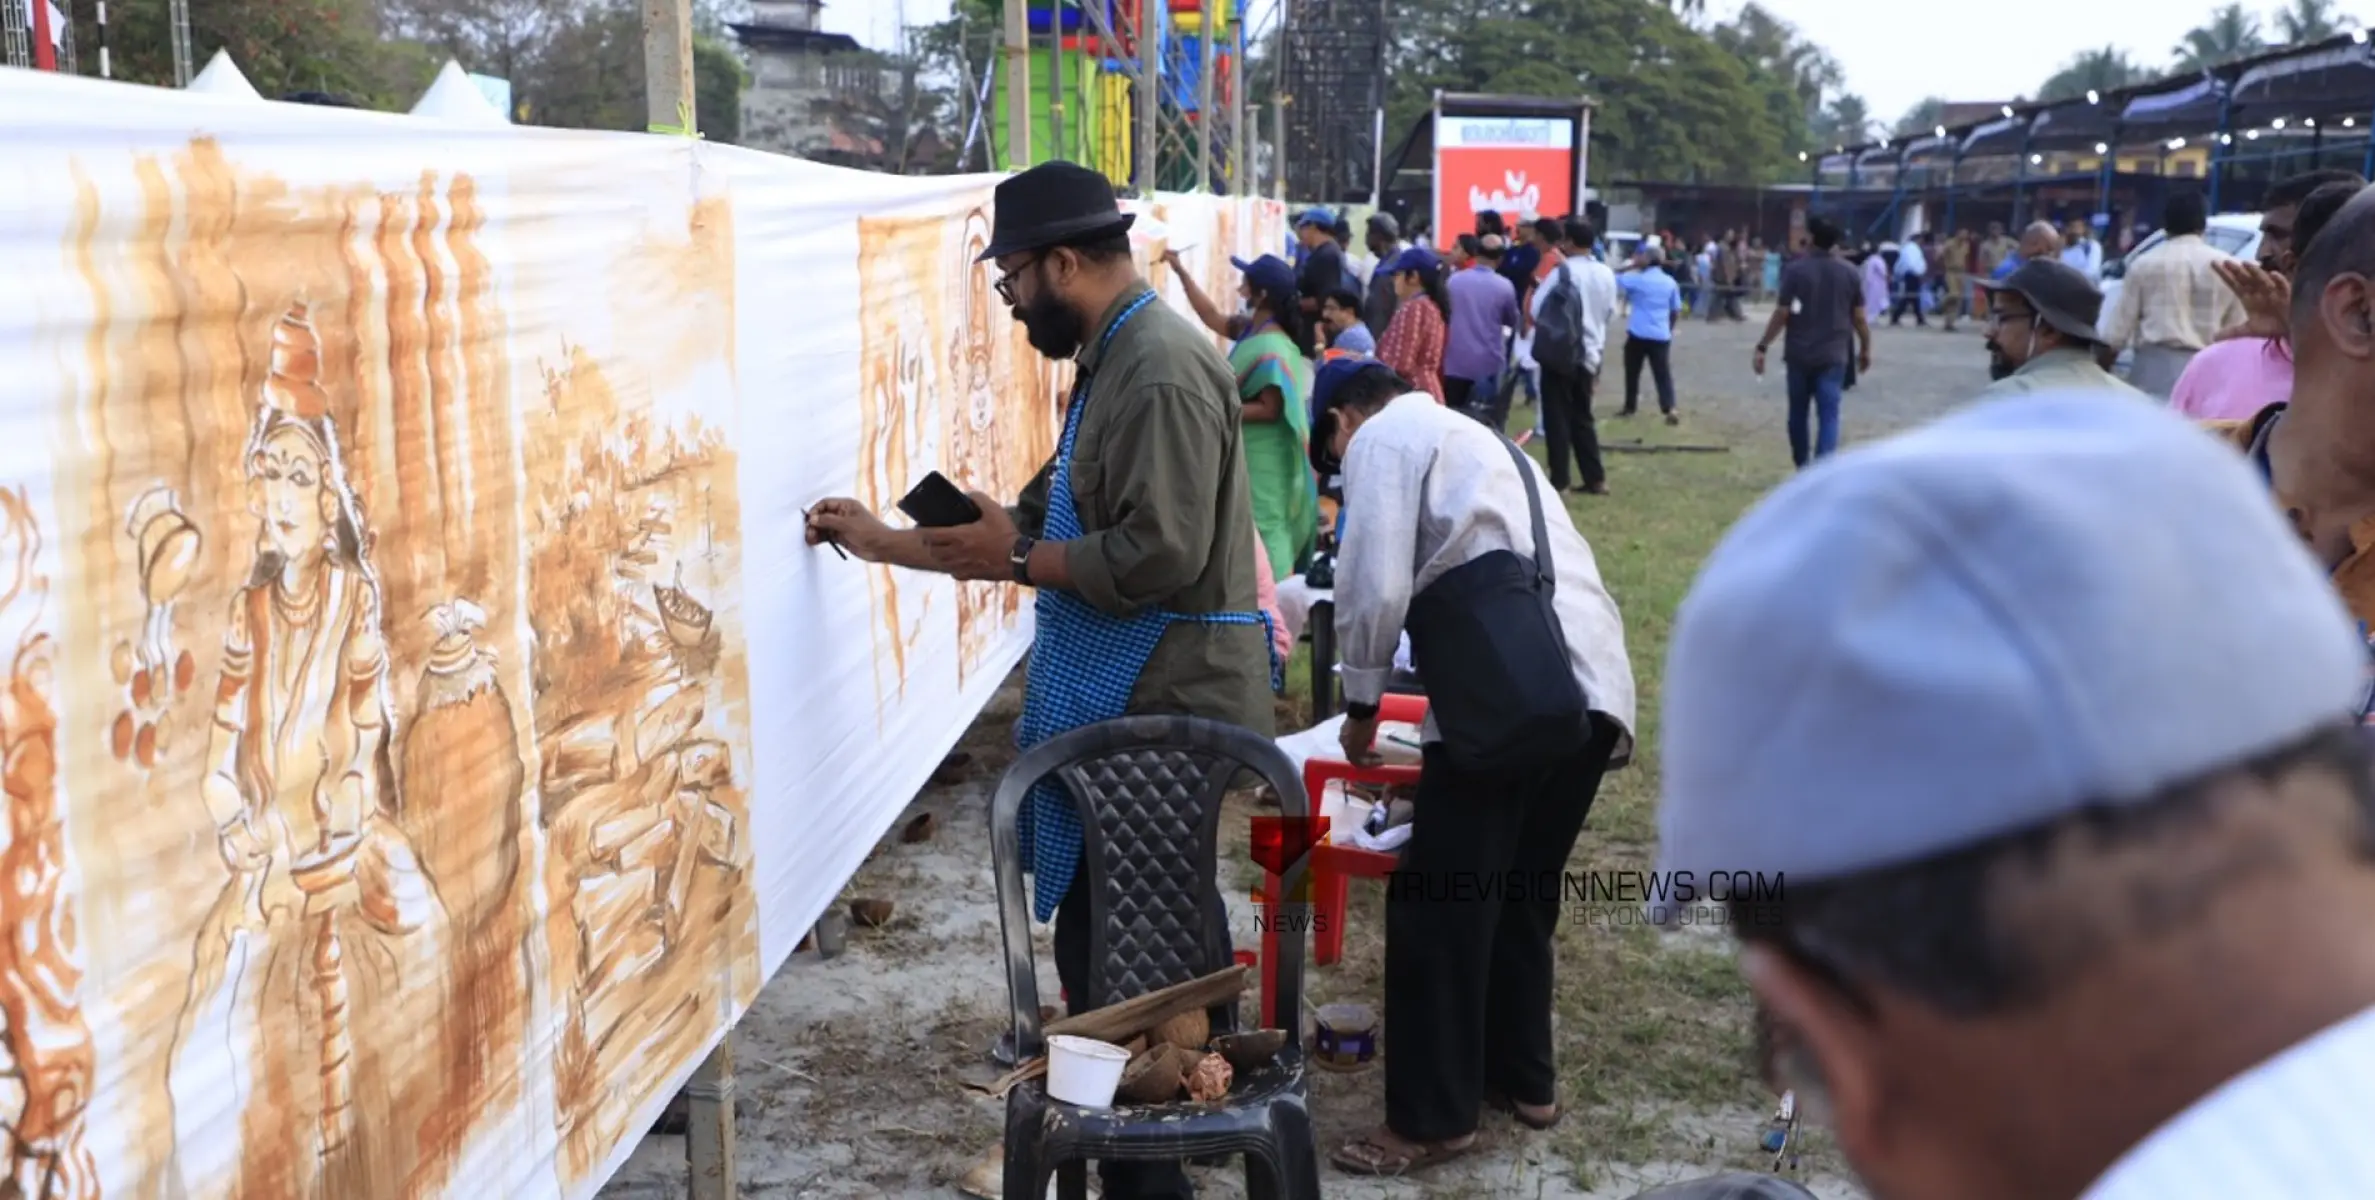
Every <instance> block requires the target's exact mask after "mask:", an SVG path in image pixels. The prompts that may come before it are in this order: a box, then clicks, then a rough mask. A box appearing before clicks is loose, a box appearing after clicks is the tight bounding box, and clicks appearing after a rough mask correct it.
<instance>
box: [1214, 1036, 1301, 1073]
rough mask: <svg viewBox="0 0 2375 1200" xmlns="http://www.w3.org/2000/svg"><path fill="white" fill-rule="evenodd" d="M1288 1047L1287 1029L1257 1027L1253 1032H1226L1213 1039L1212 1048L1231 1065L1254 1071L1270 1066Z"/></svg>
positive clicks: (1242, 1069)
mask: <svg viewBox="0 0 2375 1200" xmlns="http://www.w3.org/2000/svg"><path fill="white" fill-rule="evenodd" d="M1285 1048H1286V1030H1283V1029H1257V1030H1255V1031H1253V1032H1251V1033H1231V1034H1224V1035H1222V1036H1220V1037H1216V1038H1214V1039H1212V1049H1213V1051H1214V1052H1215V1053H1217V1054H1219V1055H1220V1056H1221V1057H1222V1058H1225V1059H1227V1060H1229V1065H1230V1066H1231V1067H1234V1068H1236V1069H1237V1070H1240V1071H1253V1070H1258V1069H1260V1068H1262V1067H1265V1066H1268V1065H1269V1063H1270V1060H1271V1059H1274V1058H1276V1057H1278V1052H1279V1051H1280V1050H1282V1049H1285Z"/></svg>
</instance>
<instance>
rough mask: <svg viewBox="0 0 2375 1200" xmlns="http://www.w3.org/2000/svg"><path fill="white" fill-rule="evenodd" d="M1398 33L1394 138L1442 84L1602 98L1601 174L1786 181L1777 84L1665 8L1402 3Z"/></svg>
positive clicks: (1396, 2) (1491, 0)
mask: <svg viewBox="0 0 2375 1200" xmlns="http://www.w3.org/2000/svg"><path fill="white" fill-rule="evenodd" d="M1387 28H1388V29H1390V30H1393V31H1395V32H1394V35H1393V40H1392V44H1391V45H1390V47H1389V48H1388V52H1387V57H1388V61H1387V72H1386V75H1387V79H1388V81H1389V82H1388V85H1387V86H1388V93H1387V101H1386V114H1387V127H1388V130H1389V134H1388V136H1389V138H1391V137H1398V136H1399V135H1400V133H1401V131H1402V130H1406V129H1408V128H1409V127H1410V123H1411V121H1413V120H1414V119H1415V118H1416V117H1417V116H1418V114H1420V113H1422V112H1424V111H1426V109H1427V107H1428V104H1429V103H1430V100H1431V97H1432V95H1433V93H1434V92H1435V90H1436V89H1442V90H1445V91H1460V92H1481V91H1490V90H1495V89H1496V88H1520V89H1521V90H1523V91H1526V92H1529V93H1532V94H1535V95H1547V96H1577V95H1585V94H1588V95H1590V96H1591V97H1592V99H1593V100H1594V101H1595V102H1596V103H1597V104H1598V105H1599V108H1598V111H1597V112H1595V113H1594V114H1593V118H1592V140H1593V150H1592V157H1593V173H1594V174H1595V175H1597V176H1599V177H1601V178H1610V177H1631V178H1653V179H1675V180H1691V179H1703V180H1708V181H1725V182H1749V181H1752V180H1756V179H1762V178H1771V177H1773V175H1774V173H1775V172H1776V171H1777V170H1778V168H1779V164H1780V162H1781V161H1782V159H1783V157H1784V154H1783V152H1784V149H1785V146H1786V138H1787V136H1788V130H1787V129H1785V128H1783V127H1782V126H1781V125H1779V124H1778V123H1777V122H1776V119H1775V114H1774V112H1773V108H1772V106H1771V104H1770V98H1771V97H1770V94H1769V91H1768V89H1767V88H1766V86H1765V82H1767V81H1760V80H1759V79H1758V78H1756V77H1755V76H1754V75H1753V74H1752V70H1751V66H1750V64H1749V63H1747V62H1745V61H1743V59H1742V58H1741V57H1740V56H1738V55H1736V54H1733V53H1731V52H1729V51H1726V50H1725V49H1724V48H1723V47H1721V46H1719V45H1717V44H1716V42H1715V41H1714V40H1713V39H1712V38H1710V37H1709V36H1708V35H1706V34H1703V33H1701V32H1699V31H1697V30H1694V29H1692V28H1691V27H1690V26H1688V25H1686V24H1684V23H1683V21H1682V19H1681V18H1680V17H1678V16H1676V15H1675V14H1674V13H1673V12H1672V11H1670V10H1668V9H1667V8H1665V7H1664V6H1662V5H1659V4H1654V3H1645V2H1643V0H1479V2H1477V3H1464V2H1462V0H1389V5H1388V9H1387ZM1782 107H1783V108H1784V109H1785V110H1786V109H1788V108H1790V107H1791V105H1789V104H1787V103H1785V104H1783V105H1782ZM1791 157H1792V159H1793V161H1794V154H1792V155H1791Z"/></svg>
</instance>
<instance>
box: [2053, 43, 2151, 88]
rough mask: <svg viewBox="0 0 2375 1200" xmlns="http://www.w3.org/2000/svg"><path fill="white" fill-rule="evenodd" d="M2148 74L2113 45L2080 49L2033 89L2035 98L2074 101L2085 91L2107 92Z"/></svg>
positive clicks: (2124, 52) (2138, 80)
mask: <svg viewBox="0 0 2375 1200" xmlns="http://www.w3.org/2000/svg"><path fill="white" fill-rule="evenodd" d="M2150 76H2151V72H2149V71H2146V70H2145V69H2144V68H2142V67H2140V66H2137V65H2136V63H2135V60H2133V59H2130V58H2129V57H2128V52H2127V51H2125V50H2122V49H2120V48H2119V47H2117V46H2104V47H2101V48H2099V49H2095V50H2081V51H2079V52H2078V54H2077V56H2076V57H2074V58H2072V59H2071V60H2070V61H2069V62H2067V63H2064V64H2063V65H2062V69H2061V70H2058V71H2055V72H2054V73H2053V74H2052V75H2051V76H2049V77H2048V78H2047V79H2046V80H2045V85H2044V86H2043V87H2040V88H2038V89H2037V98H2038V99H2039V100H2076V99H2078V98H2079V97H2081V96H2084V95H2086V94H2087V93H2088V92H2098V93H2100V92H2108V91H2112V90H2115V89H2117V88H2123V87H2127V86H2128V85H2130V84H2136V83H2142V82H2144V81H2145V80H2146V79H2147V78H2149V77H2150Z"/></svg>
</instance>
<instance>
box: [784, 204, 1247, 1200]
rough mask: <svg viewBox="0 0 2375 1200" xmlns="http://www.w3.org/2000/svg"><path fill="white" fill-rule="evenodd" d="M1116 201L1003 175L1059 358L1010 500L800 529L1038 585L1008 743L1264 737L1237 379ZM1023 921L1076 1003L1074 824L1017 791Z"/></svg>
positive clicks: (1155, 1184) (1013, 274)
mask: <svg viewBox="0 0 2375 1200" xmlns="http://www.w3.org/2000/svg"><path fill="white" fill-rule="evenodd" d="M1131 222H1132V218H1131V217H1130V216H1128V215H1127V214H1124V213H1123V212H1122V211H1121V209H1120V207H1119V206H1118V205H1117V204H1116V203H1115V201H1114V196H1113V187H1112V185H1111V184H1109V183H1108V182H1106V180H1105V177H1104V176H1102V175H1099V174H1097V173H1096V172H1094V171H1091V170H1089V169H1088V168H1086V167H1082V166H1079V165H1077V164H1074V163H1068V162H1049V163H1043V164H1041V165H1039V166H1036V167H1033V168H1031V169H1030V170H1028V171H1024V172H1022V173H1021V174H1019V175H1015V176H1013V177H1012V178H1009V179H1007V180H1006V181H1004V182H1002V183H1000V184H999V185H998V191H997V198H996V213H995V218H994V222H993V225H992V229H991V236H990V245H989V248H988V249H987V250H985V251H983V252H982V256H981V257H982V259H983V260H985V261H994V262H995V263H996V264H997V266H998V269H999V271H1000V272H1001V277H1000V278H999V280H998V283H997V288H998V295H999V298H1000V299H1002V300H1004V301H1005V302H1006V304H1007V306H1008V307H1009V309H1010V310H1011V311H1012V312H1013V314H1014V318H1015V319H1016V320H1017V321H1020V322H1022V324H1023V327H1024V329H1025V330H1026V331H1027V332H1028V334H1029V337H1030V342H1031V345H1032V347H1033V348H1035V349H1037V350H1038V351H1039V352H1040V353H1041V354H1044V355H1046V356H1048V357H1049V358H1053V359H1065V358H1070V359H1074V360H1075V361H1076V363H1077V367H1078V374H1077V383H1076V384H1075V385H1074V388H1073V393H1072V398H1071V402H1070V403H1069V404H1068V405H1067V406H1066V409H1065V416H1064V424H1063V431H1062V433H1061V435H1060V436H1059V439H1058V442H1057V446H1056V453H1055V458H1054V460H1053V461H1051V462H1049V463H1048V464H1047V466H1046V467H1044V468H1042V469H1041V470H1040V472H1039V474H1038V476H1037V477H1035V478H1034V479H1032V481H1031V482H1030V484H1029V485H1028V486H1026V487H1025V488H1024V489H1023V492H1022V496H1021V497H1020V499H1019V500H1018V501H1017V502H1016V503H1015V505H1014V506H1013V507H1011V508H1007V507H1001V506H1000V505H999V504H998V502H997V501H995V500H993V499H991V498H990V497H988V496H985V495H982V494H980V493H978V492H977V493H974V502H975V503H976V504H978V505H979V506H980V508H981V510H982V516H981V519H980V520H978V521H975V522H974V523H972V524H970V525H962V526H956V527H953V528H941V529H905V530H896V529H892V528H890V527H889V526H887V525H885V524H883V523H882V522H881V521H880V520H878V519H877V518H876V517H875V516H874V515H873V514H872V513H870V512H868V511H866V509H865V508H864V506H862V505H860V504H859V503H858V502H857V501H855V500H846V499H832V500H824V501H820V502H819V503H818V504H817V505H816V506H815V507H814V508H813V509H812V510H811V512H810V516H809V522H808V541H809V543H810V544H812V545H814V544H818V543H822V542H828V541H830V542H834V543H837V544H838V545H840V546H842V547H843V548H845V549H847V550H848V551H849V552H850V553H852V554H855V555H856V556H858V557H859V558H862V559H865V560H867V561H869V562H878V563H887V564H890V565H892V566H899V567H907V568H910V569H914V570H926V571H939V572H943V573H946V574H949V575H953V576H955V577H957V578H959V579H971V580H1010V581H1012V582H1015V583H1018V584H1020V585H1022V586H1025V587H1030V588H1036V589H1038V598H1037V601H1036V616H1037V633H1036V635H1035V639H1034V641H1033V643H1032V648H1031V660H1030V668H1029V675H1028V684H1027V690H1026V692H1025V694H1024V701H1023V714H1022V719H1021V721H1020V722H1019V723H1018V724H1017V726H1016V729H1015V740H1016V742H1017V743H1018V744H1019V745H1021V746H1022V747H1024V748H1026V749H1027V748H1029V747H1031V746H1033V745H1036V744H1038V743H1039V742H1042V741H1045V740H1046V739H1048V738H1050V737H1054V736H1055V735H1057V734H1060V733H1064V732H1067V731H1069V730H1072V729H1076V728H1079V727H1081V726H1084V725H1089V724H1092V723H1094V722H1097V721H1102V720H1108V719H1111V718H1114V717H1119V716H1123V715H1128V714H1142V713H1184V714H1188V715H1192V716H1199V717H1206V718H1210V719H1213V720H1218V721H1226V722H1228V723H1230V724H1233V725H1239V726H1243V727H1245V728H1248V729H1252V730H1253V731H1255V732H1257V733H1260V734H1263V735H1264V736H1267V735H1269V734H1270V732H1271V726H1272V719H1273V717H1272V709H1271V694H1272V686H1273V679H1274V672H1275V670H1276V664H1275V663H1273V661H1272V657H1271V656H1272V649H1271V642H1270V635H1269V632H1268V628H1267V625H1266V622H1265V618H1264V617H1262V616H1261V615H1260V609H1259V607H1258V601H1257V598H1256V595H1255V586H1256V585H1255V566H1254V520H1253V508H1252V498H1251V495H1250V493H1249V491H1248V489H1247V485H1246V475H1245V453H1244V447H1243V445H1242V443H1241V441H1240V438H1239V412H1238V409H1239V404H1238V399H1237V382H1236V376H1235V375H1234V374H1233V373H1232V372H1231V371H1230V370H1229V366H1228V363H1227V362H1226V361H1225V360H1224V359H1222V358H1221V356H1220V352H1219V351H1218V350H1217V349H1215V348H1214V346H1213V344H1212V341H1211V339H1210V338H1209V337H1207V336H1206V335H1205V333H1204V332H1203V331H1202V330H1201V329H1199V328H1197V327H1196V326H1195V325H1193V324H1191V323H1190V322H1189V321H1187V320H1186V319H1185V318H1183V317H1182V316H1180V315H1179V314H1178V313H1176V312H1173V311H1172V310H1171V309H1170V308H1169V307H1168V306H1166V305H1164V304H1163V303H1162V302H1161V301H1160V300H1158V299H1156V297H1155V294H1154V292H1153V291H1152V290H1151V289H1149V288H1148V287H1147V285H1146V281H1145V280H1144V279H1142V278H1141V277H1140V275H1139V272H1138V267H1137V264H1136V262H1135V261H1134V260H1133V259H1132V257H1131V251H1130V241H1129V236H1128V235H1129V230H1130V225H1131ZM1021 835H1022V852H1023V855H1024V859H1025V861H1026V862H1028V863H1029V864H1030V868H1031V885H1032V909H1033V916H1034V917H1035V918H1036V919H1038V920H1041V921H1046V920H1049V919H1050V918H1053V920H1054V922H1055V960H1056V972H1057V975H1058V976H1059V977H1060V978H1061V979H1062V981H1063V984H1064V988H1065V991H1066V992H1067V993H1068V994H1069V997H1070V1004H1071V1006H1072V1007H1073V1008H1074V1009H1075V1010H1086V1009H1090V1008H1095V1007H1098V1006H1099V1005H1100V1004H1102V1003H1104V1002H1105V999H1106V997H1102V996H1100V995H1099V984H1098V982H1097V979H1096V976H1097V975H1099V974H1100V973H1099V972H1095V971H1092V970H1091V966H1092V964H1091V963H1090V962H1089V928H1088V925H1089V902H1088V900H1089V898H1088V889H1087V888H1075V887H1073V886H1071V885H1072V881H1073V877H1074V874H1075V872H1076V871H1077V870H1078V868H1079V863H1080V847H1081V831H1080V825H1079V820H1078V817H1077V815H1076V814H1075V812H1074V811H1073V809H1072V807H1071V806H1070V804H1068V803H1066V802H1065V801H1064V800H1063V798H1062V793H1060V792H1059V791H1057V790H1056V789H1055V788H1054V787H1052V786H1050V787H1043V788H1042V789H1041V790H1040V791H1038V792H1036V793H1034V794H1033V796H1032V797H1031V799H1030V800H1029V801H1028V802H1027V803H1026V804H1025V805H1024V808H1023V814H1022V821H1021ZM1099 1169H1100V1172H1101V1173H1102V1175H1103V1177H1104V1194H1105V1195H1106V1196H1107V1197H1110V1198H1113V1200H1120V1198H1121V1197H1125V1196H1158V1197H1171V1196H1186V1195H1190V1194H1192V1189H1191V1188H1190V1186H1189V1184H1188V1180H1187V1177H1186V1175H1185V1173H1184V1172H1182V1171H1181V1170H1180V1168H1179V1167H1178V1165H1177V1164H1176V1163H1162V1164H1132V1163H1115V1164H1100V1167H1099Z"/></svg>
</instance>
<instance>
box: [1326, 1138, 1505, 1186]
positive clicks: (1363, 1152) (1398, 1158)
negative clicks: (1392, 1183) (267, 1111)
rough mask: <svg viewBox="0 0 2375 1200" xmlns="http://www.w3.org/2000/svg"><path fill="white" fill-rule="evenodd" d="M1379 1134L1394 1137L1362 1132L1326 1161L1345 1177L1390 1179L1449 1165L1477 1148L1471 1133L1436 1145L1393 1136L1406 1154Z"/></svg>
mask: <svg viewBox="0 0 2375 1200" xmlns="http://www.w3.org/2000/svg"><path fill="white" fill-rule="evenodd" d="M1381 1133H1383V1134H1385V1136H1387V1137H1391V1136H1393V1135H1392V1134H1391V1133H1390V1131H1382V1130H1375V1131H1371V1132H1369V1133H1364V1134H1362V1135H1361V1136H1359V1137H1357V1138H1354V1139H1353V1140H1351V1141H1349V1142H1346V1143H1345V1144H1344V1145H1342V1146H1340V1147H1338V1148H1337V1150H1336V1152H1335V1153H1334V1154H1331V1155H1329V1156H1328V1161H1329V1162H1331V1163H1334V1164H1335V1165H1336V1169H1337V1170H1339V1171H1342V1172H1344V1173H1345V1174H1347V1175H1374V1176H1380V1177H1386V1178H1391V1177H1393V1176H1398V1175H1403V1174H1407V1173H1408V1172H1411V1171H1415V1170H1418V1169H1420V1168H1422V1167H1432V1166H1435V1165H1437V1164H1439V1163H1444V1162H1449V1161H1451V1160H1452V1159H1455V1158H1459V1157H1461V1156H1462V1155H1465V1154H1467V1153H1468V1152H1469V1151H1471V1150H1474V1149H1475V1148H1476V1135H1475V1134H1473V1133H1471V1134H1469V1135H1468V1136H1467V1137H1465V1138H1454V1139H1452V1140H1451V1141H1448V1142H1436V1143H1433V1144H1432V1145H1428V1144H1423V1143H1419V1142H1409V1141H1403V1139H1402V1138H1399V1137H1394V1138H1393V1140H1394V1141H1397V1142H1402V1144H1403V1145H1405V1146H1408V1147H1410V1149H1409V1150H1408V1151H1407V1152H1405V1151H1402V1150H1396V1149H1394V1148H1393V1147H1392V1146H1389V1145H1387V1144H1385V1140H1384V1138H1383V1137H1380V1134H1381Z"/></svg>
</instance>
